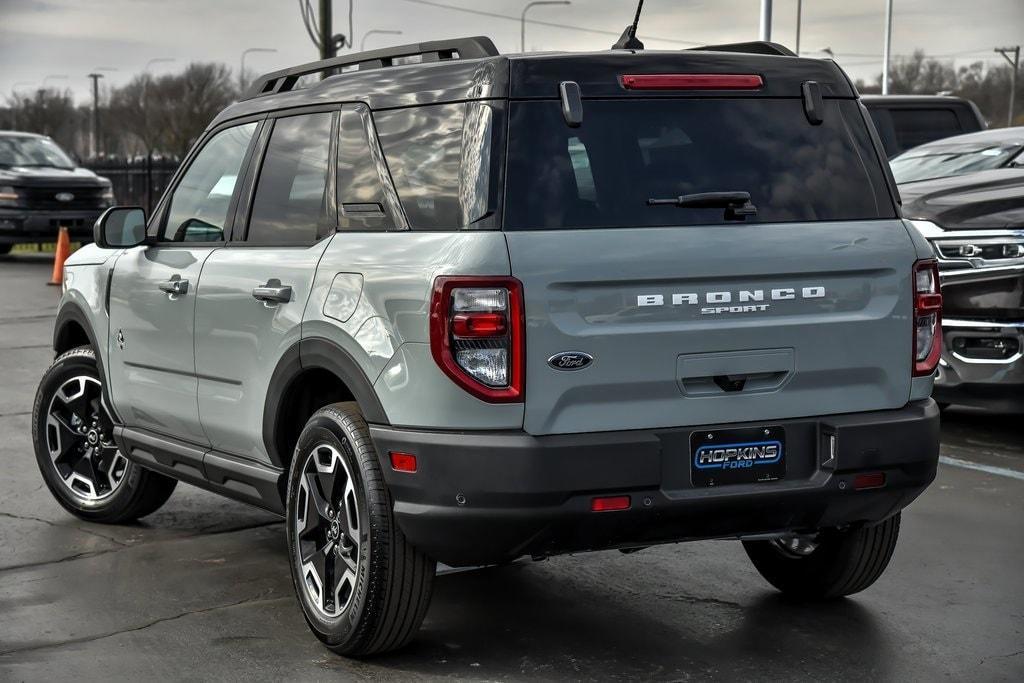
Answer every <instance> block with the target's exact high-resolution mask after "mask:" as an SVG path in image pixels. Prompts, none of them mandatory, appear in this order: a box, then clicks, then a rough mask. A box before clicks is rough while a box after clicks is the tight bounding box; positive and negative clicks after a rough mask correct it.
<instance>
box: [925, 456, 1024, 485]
mask: <svg viewBox="0 0 1024 683" xmlns="http://www.w3.org/2000/svg"><path fill="white" fill-rule="evenodd" d="M939 462H941V463H942V464H943V465H952V466H953V467H962V468H964V469H966V470H977V471H978V472H986V473H988V474H996V475H998V476H1000V477H1010V478H1011V479H1020V480H1021V481H1024V472H1018V471H1017V470H1011V469H1007V468H1005V467H995V466H993V465H982V464H980V463H976V462H971V461H970V460H961V459H960V458H951V457H949V456H948V455H940V456H939Z"/></svg>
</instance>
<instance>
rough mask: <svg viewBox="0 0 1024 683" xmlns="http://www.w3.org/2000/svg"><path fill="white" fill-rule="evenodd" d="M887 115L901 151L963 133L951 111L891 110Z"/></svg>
mask: <svg viewBox="0 0 1024 683" xmlns="http://www.w3.org/2000/svg"><path fill="white" fill-rule="evenodd" d="M889 115H890V116H891V117H892V125H893V128H894V129H895V130H896V137H897V138H898V139H899V141H900V144H901V146H902V147H903V149H910V148H911V147H917V146H918V145H923V144H924V143H926V142H931V141H932V140H939V139H941V138H948V137H950V136H952V135H959V134H960V133H962V132H963V131H962V130H961V129H960V121H959V120H958V119H957V117H956V112H954V111H953V110H952V109H893V110H892V111H890V112H889Z"/></svg>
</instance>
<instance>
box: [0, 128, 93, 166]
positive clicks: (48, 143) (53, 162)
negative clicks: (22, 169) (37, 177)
mask: <svg viewBox="0 0 1024 683" xmlns="http://www.w3.org/2000/svg"><path fill="white" fill-rule="evenodd" d="M0 166H48V167H53V168H74V167H75V162H73V161H72V160H71V158H70V157H69V156H68V155H67V154H65V153H64V150H62V149H61V148H60V147H58V146H57V143H55V142H54V141H53V140H51V139H49V138H34V137H28V136H21V135H5V136H0Z"/></svg>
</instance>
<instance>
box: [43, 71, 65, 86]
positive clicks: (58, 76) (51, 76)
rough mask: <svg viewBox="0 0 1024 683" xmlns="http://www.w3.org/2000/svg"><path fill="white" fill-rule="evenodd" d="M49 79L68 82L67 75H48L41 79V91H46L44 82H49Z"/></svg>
mask: <svg viewBox="0 0 1024 683" xmlns="http://www.w3.org/2000/svg"><path fill="white" fill-rule="evenodd" d="M51 78H53V79H56V80H60V81H66V80H68V75H67V74H50V75H49V76H47V77H46V78H44V79H43V83H42V86H43V87H42V89H43V90H46V81H48V80H50V79H51Z"/></svg>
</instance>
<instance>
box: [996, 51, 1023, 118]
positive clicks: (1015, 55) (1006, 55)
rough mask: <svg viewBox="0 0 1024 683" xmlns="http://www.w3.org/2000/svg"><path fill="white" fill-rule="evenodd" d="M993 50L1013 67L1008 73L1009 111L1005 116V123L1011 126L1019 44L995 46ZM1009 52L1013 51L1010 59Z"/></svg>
mask: <svg viewBox="0 0 1024 683" xmlns="http://www.w3.org/2000/svg"><path fill="white" fill-rule="evenodd" d="M995 51H996V52H998V53H999V54H1001V55H1002V56H1003V58H1004V59H1005V60H1006V61H1008V62H1009V63H1010V68H1011V69H1013V73H1011V74H1010V113H1009V114H1008V115H1007V117H1006V125H1007V126H1012V125H1013V101H1014V100H1015V99H1016V98H1017V73H1018V72H1019V71H1020V45H1015V46H1013V47H997V48H996V50H995ZM1011 52H1012V53H1013V59H1010V53H1011Z"/></svg>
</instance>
